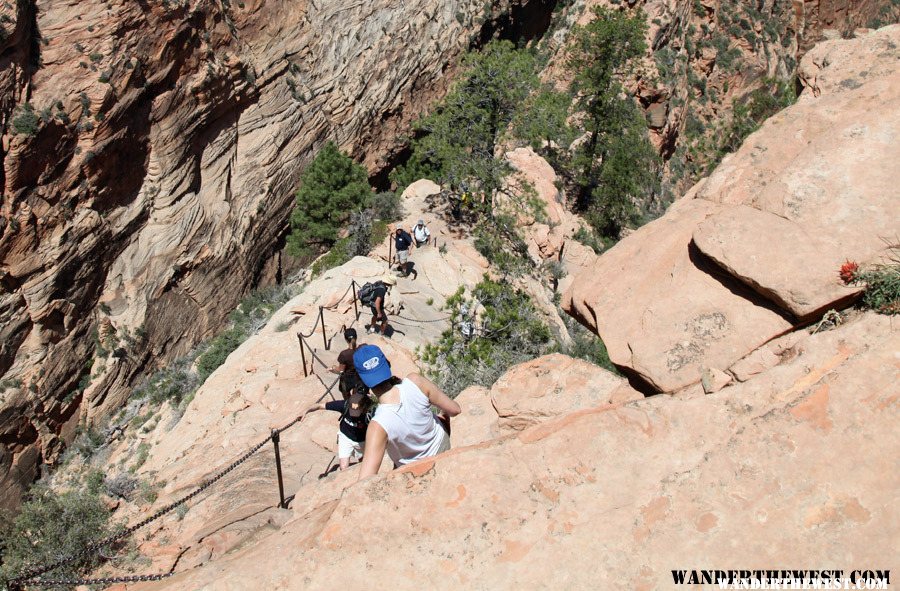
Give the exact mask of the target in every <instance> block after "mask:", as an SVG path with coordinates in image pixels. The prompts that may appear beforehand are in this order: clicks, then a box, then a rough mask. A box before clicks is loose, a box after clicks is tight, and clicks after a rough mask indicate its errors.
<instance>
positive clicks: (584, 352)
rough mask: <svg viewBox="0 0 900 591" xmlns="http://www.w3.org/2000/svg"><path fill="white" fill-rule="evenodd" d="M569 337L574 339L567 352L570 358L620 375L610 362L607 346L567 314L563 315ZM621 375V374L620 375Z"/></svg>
mask: <svg viewBox="0 0 900 591" xmlns="http://www.w3.org/2000/svg"><path fill="white" fill-rule="evenodd" d="M561 316H562V318H563V321H564V322H565V324H566V328H567V329H568V330H569V335H570V336H571V337H572V345H571V346H570V347H569V348H568V349H567V350H566V351H565V353H566V354H567V355H569V356H570V357H577V358H578V359H584V360H585V361H589V362H591V363H593V364H594V365H599V366H600V367H602V368H604V369H608V370H609V371H611V372H614V373H616V374H619V370H618V369H616V366H615V365H613V363H612V361H610V360H609V353H608V352H607V351H606V345H605V344H604V343H603V341H602V340H601V339H600V337H598V336H597V335H595V334H594V333H593V332H591V331H589V330H588V329H586V328H585V327H584V326H582V325H581V324H579V323H578V321H576V320H575V319H574V318H572V317H571V316H568V315H566V314H561ZM620 375H621V374H620Z"/></svg>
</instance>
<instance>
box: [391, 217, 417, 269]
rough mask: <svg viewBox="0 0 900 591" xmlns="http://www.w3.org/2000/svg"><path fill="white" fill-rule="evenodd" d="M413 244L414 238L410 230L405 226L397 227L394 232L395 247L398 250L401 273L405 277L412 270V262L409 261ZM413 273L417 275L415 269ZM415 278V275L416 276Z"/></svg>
mask: <svg viewBox="0 0 900 591" xmlns="http://www.w3.org/2000/svg"><path fill="white" fill-rule="evenodd" d="M412 245H413V238H412V236H410V235H409V232H407V231H406V230H404V229H403V228H397V231H396V232H395V233H394V249H395V250H396V251H397V262H398V263H399V265H398V267H399V269H400V273H401V275H402V276H403V277H407V276H408V275H409V273H410V271H412V263H410V262H409V249H410V247H411V246H412ZM413 275H414V276H415V275H417V273H415V271H413ZM414 278H415V277H414Z"/></svg>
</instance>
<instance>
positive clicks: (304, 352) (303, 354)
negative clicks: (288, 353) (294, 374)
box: [297, 334, 309, 378]
mask: <svg viewBox="0 0 900 591" xmlns="http://www.w3.org/2000/svg"><path fill="white" fill-rule="evenodd" d="M297 340H298V341H300V359H302V360H303V377H304V378H305V377H307V376H308V375H309V374H308V373H307V372H306V351H305V350H304V349H306V346H304V344H303V336H302V335H299V334H298V335H297Z"/></svg>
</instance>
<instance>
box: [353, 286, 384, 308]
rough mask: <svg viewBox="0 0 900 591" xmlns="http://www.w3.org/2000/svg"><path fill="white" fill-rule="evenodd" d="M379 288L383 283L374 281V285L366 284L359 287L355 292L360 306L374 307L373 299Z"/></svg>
mask: <svg viewBox="0 0 900 591" xmlns="http://www.w3.org/2000/svg"><path fill="white" fill-rule="evenodd" d="M379 287H384V283H382V282H381V281H376V282H375V283H366V284H365V285H363V286H362V287H360V288H359V289H358V290H357V292H356V297H357V298H359V301H360V303H361V304H364V305H366V306H374V305H375V298H376V297H377V294H376V293H375V292H376V291H377V290H378V288H379Z"/></svg>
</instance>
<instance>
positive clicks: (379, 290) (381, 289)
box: [351, 282, 387, 365]
mask: <svg viewBox="0 0 900 591" xmlns="http://www.w3.org/2000/svg"><path fill="white" fill-rule="evenodd" d="M372 294H373V295H372V309H373V310H374V309H375V300H377V299H378V298H381V309H382V310H383V309H384V297H385V296H386V295H387V286H386V285H385V284H383V283H380V282H379V283H378V284H376V285H375V291H373V292H372ZM351 365H352V364H351Z"/></svg>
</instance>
